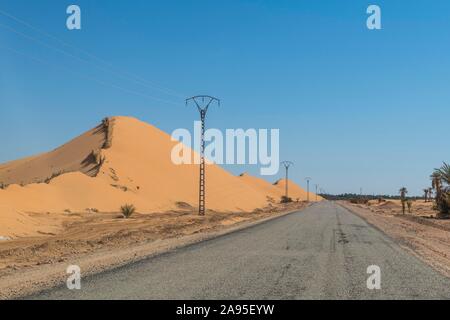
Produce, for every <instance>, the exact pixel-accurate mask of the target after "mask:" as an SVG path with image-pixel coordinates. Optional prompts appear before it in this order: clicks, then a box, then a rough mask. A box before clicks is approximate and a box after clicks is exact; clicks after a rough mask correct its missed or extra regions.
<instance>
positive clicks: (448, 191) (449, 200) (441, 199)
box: [431, 162, 450, 215]
mask: <svg viewBox="0 0 450 320" xmlns="http://www.w3.org/2000/svg"><path fill="white" fill-rule="evenodd" d="M431 182H432V186H433V189H434V190H436V207H437V209H438V210H439V213H440V214H441V215H447V214H449V213H450V166H449V165H448V164H447V163H445V162H444V164H443V165H442V167H440V168H439V169H434V172H433V174H432V175H431Z"/></svg>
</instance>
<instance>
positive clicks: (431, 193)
mask: <svg viewBox="0 0 450 320" xmlns="http://www.w3.org/2000/svg"><path fill="white" fill-rule="evenodd" d="M432 197H433V188H431V187H429V188H428V200H429V201H431V198H432Z"/></svg>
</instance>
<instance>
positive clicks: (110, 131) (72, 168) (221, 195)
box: [0, 117, 306, 236]
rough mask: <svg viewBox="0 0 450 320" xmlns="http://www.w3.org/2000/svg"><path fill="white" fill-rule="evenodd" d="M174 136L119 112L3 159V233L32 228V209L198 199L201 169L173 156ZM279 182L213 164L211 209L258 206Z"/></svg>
mask: <svg viewBox="0 0 450 320" xmlns="http://www.w3.org/2000/svg"><path fill="white" fill-rule="evenodd" d="M175 144H176V142H173V141H171V137H170V136H169V135H168V134H166V133H164V132H162V131H160V130H159V129H157V128H155V127H153V126H151V125H149V124H146V123H144V122H141V121H139V120H137V119H134V118H129V117H114V118H110V119H109V120H108V121H105V122H104V123H103V124H101V125H99V126H98V127H96V128H94V129H92V130H90V131H88V132H86V133H85V134H83V135H81V136H80V137H78V138H76V139H74V140H72V141H71V142H69V143H67V144H65V145H64V146H62V147H60V148H58V149H56V150H54V151H51V152H49V153H45V154H41V155H37V156H34V157H30V158H26V159H22V160H17V161H13V162H9V163H6V164H4V165H0V184H2V185H3V186H4V185H7V186H6V187H5V186H4V187H3V189H0V236H23V235H31V234H33V231H36V227H33V226H35V225H36V223H35V221H34V220H33V218H32V217H31V216H28V214H30V213H50V214H51V213H62V212H69V211H70V212H85V211H86V210H87V209H96V210H99V211H100V212H115V211H117V210H118V208H119V207H120V206H121V205H123V204H125V203H131V204H134V205H135V206H136V207H137V208H138V211H139V212H141V213H152V212H157V211H159V212H162V211H169V210H173V209H176V208H177V207H178V206H179V205H180V203H184V205H185V204H189V205H191V206H193V207H195V206H196V205H197V201H198V174H199V173H198V170H199V169H198V166H197V165H178V166H177V165H175V164H173V163H172V161H171V158H170V156H171V151H172V148H173V146H174V145H175ZM280 187H282V186H281V185H280V186H273V185H271V184H270V183H268V182H265V181H264V180H262V179H258V178H252V177H248V176H246V177H235V176H233V175H231V174H230V173H228V172H227V171H225V170H224V169H222V168H221V167H219V166H217V165H208V166H207V189H206V191H207V207H208V209H212V210H216V211H224V212H227V211H244V212H246V211H252V210H254V209H256V208H261V207H265V206H267V204H268V200H269V198H268V197H271V198H274V199H275V200H276V201H278V200H279V199H280V197H281V195H282V191H280V190H281V189H280ZM290 188H291V190H292V192H293V194H292V197H293V198H300V199H301V200H304V199H306V197H305V196H304V194H305V191H303V190H302V189H301V188H300V187H298V186H296V185H295V184H294V183H292V182H291V183H290ZM283 190H284V189H283ZM294 193H298V195H297V194H294ZM15 217H16V218H15ZM41 227H42V226H41Z"/></svg>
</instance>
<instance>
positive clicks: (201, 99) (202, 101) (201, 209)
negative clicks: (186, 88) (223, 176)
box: [186, 95, 220, 216]
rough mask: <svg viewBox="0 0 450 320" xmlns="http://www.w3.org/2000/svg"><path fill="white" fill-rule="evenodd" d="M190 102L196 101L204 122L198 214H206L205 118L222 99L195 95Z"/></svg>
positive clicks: (187, 100)
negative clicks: (209, 110) (214, 104)
mask: <svg viewBox="0 0 450 320" xmlns="http://www.w3.org/2000/svg"><path fill="white" fill-rule="evenodd" d="M189 102H194V103H195V105H196V107H197V109H198V112H199V113H200V120H201V122H202V132H201V138H200V139H201V141H200V185H199V193H198V214H199V215H201V216H204V215H205V213H206V192H205V191H206V190H205V189H206V184H205V120H206V113H207V112H208V108H209V106H210V105H211V104H212V103H213V102H216V103H217V105H218V106H220V100H219V99H217V98H214V97H211V96H204V95H202V96H195V97H192V98H189V99H186V105H188V104H189Z"/></svg>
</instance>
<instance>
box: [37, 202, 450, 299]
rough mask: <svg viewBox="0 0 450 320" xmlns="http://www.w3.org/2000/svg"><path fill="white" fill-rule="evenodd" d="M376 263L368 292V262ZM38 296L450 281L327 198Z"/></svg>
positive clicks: (261, 294)
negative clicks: (376, 279) (377, 277)
mask: <svg viewBox="0 0 450 320" xmlns="http://www.w3.org/2000/svg"><path fill="white" fill-rule="evenodd" d="M370 265H378V266H379V267H380V268H381V286H382V288H381V290H368V289H367V286H366V280H367V278H368V276H369V275H368V274H367V273H366V272H367V267H368V266H370ZM31 298H37V299H366V298H367V299H398V298H408V299H409V298H438V299H441V298H447V299H449V298H450V280H449V279H448V278H445V277H443V276H441V275H440V274H438V273H437V272H436V271H434V270H433V269H431V268H430V267H428V266H427V265H425V264H424V263H422V262H421V261H419V260H418V259H417V258H415V257H414V256H411V255H410V254H408V253H407V252H405V251H404V250H403V249H401V248H400V247H399V246H398V245H397V244H395V243H394V242H393V241H392V240H390V239H389V238H388V237H386V236H385V235H384V234H382V233H381V232H379V231H377V230H376V229H374V228H373V227H371V226H369V225H368V224H367V223H366V222H365V221H363V220H362V219H361V218H359V217H357V216H355V215H354V214H352V213H350V212H349V211H348V210H346V209H344V208H342V207H340V206H338V205H336V204H334V203H332V202H323V203H318V204H315V205H313V206H311V207H309V208H308V209H306V210H303V211H300V212H296V213H294V214H291V215H288V216H285V217H282V218H279V219H276V220H272V221H270V222H267V223H264V224H260V225H257V226H254V227H252V228H249V229H245V230H242V231H239V232H236V233H232V234H229V235H226V236H223V237H220V238H217V239H214V240H210V241H206V242H203V243H200V244H196V245H192V246H189V247H187V248H182V249H179V250H176V251H173V252H170V253H167V254H164V255H161V256H158V257H154V258H151V259H148V260H144V261H141V262H138V263H135V264H132V265H129V266H125V267H122V268H119V269H117V270H113V271H110V272H105V273H103V274H99V275H96V276H92V277H89V278H86V279H83V281H82V289H81V290H80V291H70V290H68V289H67V288H65V287H60V288H56V289H54V290H51V291H48V292H45V293H41V294H40V295H36V296H33V297H31Z"/></svg>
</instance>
